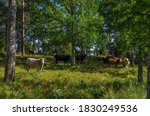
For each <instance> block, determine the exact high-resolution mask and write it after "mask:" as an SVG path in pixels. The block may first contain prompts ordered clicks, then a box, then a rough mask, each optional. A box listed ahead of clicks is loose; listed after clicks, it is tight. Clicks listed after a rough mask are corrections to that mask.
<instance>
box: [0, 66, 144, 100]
mask: <svg viewBox="0 0 150 116" xmlns="http://www.w3.org/2000/svg"><path fill="white" fill-rule="evenodd" d="M145 70H146V69H144V78H145V77H146V71H145ZM3 78H4V66H3V65H2V64H0V98H4V99H6V98H8V99H14V98H17V99H22V98H27V99H29V98H30V99H35V98H37V99H43V98H45V99H131V98H132V99H142V98H144V97H145V90H146V89H145V84H144V85H142V86H141V85H139V84H138V83H137V68H134V70H133V68H128V69H125V68H114V67H113V68H108V67H104V66H101V65H99V64H96V65H95V64H94V65H92V64H90V65H89V64H82V65H79V64H78V65H75V66H70V65H69V66H64V65H62V64H60V65H59V66H55V65H53V64H47V65H46V66H45V68H44V70H43V71H42V72H39V73H37V71H36V70H35V69H32V70H31V73H30V74H28V73H27V72H26V70H25V68H24V66H22V65H17V66H16V75H15V82H13V83H12V82H7V83H5V82H3ZM144 81H145V80H144Z"/></svg>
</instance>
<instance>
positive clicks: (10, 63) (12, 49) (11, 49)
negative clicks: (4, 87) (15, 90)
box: [4, 0, 16, 81]
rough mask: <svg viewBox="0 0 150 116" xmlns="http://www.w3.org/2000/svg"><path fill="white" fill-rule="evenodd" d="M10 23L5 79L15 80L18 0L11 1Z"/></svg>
mask: <svg viewBox="0 0 150 116" xmlns="http://www.w3.org/2000/svg"><path fill="white" fill-rule="evenodd" d="M9 4H10V5H9V7H10V8H9V23H8V28H7V29H8V30H7V47H6V61H5V77H4V80H5V81H14V77H15V60H16V41H15V38H16V0H10V1H9Z"/></svg>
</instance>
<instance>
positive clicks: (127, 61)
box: [122, 58, 130, 68]
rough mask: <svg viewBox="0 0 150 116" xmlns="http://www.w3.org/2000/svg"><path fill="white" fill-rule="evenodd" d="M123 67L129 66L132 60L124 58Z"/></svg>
mask: <svg viewBox="0 0 150 116" xmlns="http://www.w3.org/2000/svg"><path fill="white" fill-rule="evenodd" d="M122 64H123V67H125V68H128V67H129V65H130V61H129V59H128V58H122Z"/></svg>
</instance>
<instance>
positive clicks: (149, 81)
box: [146, 27, 150, 99]
mask: <svg viewBox="0 0 150 116" xmlns="http://www.w3.org/2000/svg"><path fill="white" fill-rule="evenodd" d="M146 98H147V99H150V27H149V31H148V64H147V95H146Z"/></svg>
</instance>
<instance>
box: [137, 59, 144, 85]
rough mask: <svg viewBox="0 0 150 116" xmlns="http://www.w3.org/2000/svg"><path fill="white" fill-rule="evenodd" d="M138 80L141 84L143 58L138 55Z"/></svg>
mask: <svg viewBox="0 0 150 116" xmlns="http://www.w3.org/2000/svg"><path fill="white" fill-rule="evenodd" d="M138 82H139V83H140V84H143V60H142V57H139V61H138Z"/></svg>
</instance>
